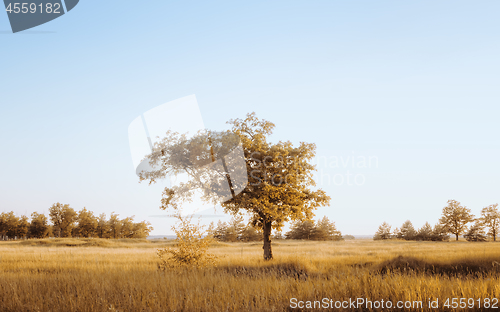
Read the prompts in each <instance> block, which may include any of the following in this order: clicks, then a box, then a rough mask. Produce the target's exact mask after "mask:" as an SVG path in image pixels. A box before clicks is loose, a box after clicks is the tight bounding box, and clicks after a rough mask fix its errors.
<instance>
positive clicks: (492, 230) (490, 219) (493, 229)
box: [480, 204, 500, 242]
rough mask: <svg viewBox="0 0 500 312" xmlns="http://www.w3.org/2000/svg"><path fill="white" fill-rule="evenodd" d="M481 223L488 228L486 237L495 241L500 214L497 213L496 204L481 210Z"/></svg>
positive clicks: (498, 228)
mask: <svg viewBox="0 0 500 312" xmlns="http://www.w3.org/2000/svg"><path fill="white" fill-rule="evenodd" d="M480 220H481V222H482V223H483V224H484V226H486V227H487V228H488V235H491V236H492V237H493V241H494V242H495V241H496V237H497V235H498V231H499V230H500V212H499V211H498V204H494V205H490V206H488V207H485V208H483V210H481V218H480Z"/></svg>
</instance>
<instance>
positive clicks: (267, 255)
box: [262, 221, 273, 260]
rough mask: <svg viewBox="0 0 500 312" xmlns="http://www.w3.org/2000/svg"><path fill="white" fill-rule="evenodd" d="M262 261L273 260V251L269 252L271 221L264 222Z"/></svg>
mask: <svg viewBox="0 0 500 312" xmlns="http://www.w3.org/2000/svg"><path fill="white" fill-rule="evenodd" d="M262 249H264V260H271V259H272V258H273V251H272V250H271V221H264V247H262Z"/></svg>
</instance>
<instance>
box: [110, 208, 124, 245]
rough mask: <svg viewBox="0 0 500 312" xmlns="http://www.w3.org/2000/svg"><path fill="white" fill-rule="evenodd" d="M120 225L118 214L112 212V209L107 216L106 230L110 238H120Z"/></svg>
mask: <svg viewBox="0 0 500 312" xmlns="http://www.w3.org/2000/svg"><path fill="white" fill-rule="evenodd" d="M121 226H122V223H121V221H120V219H119V218H118V214H116V213H114V211H113V212H112V213H111V215H110V216H109V220H108V226H107V227H108V230H109V236H110V237H111V238H120V235H121Z"/></svg>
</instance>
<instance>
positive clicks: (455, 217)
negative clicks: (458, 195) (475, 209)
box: [439, 200, 474, 241]
mask: <svg viewBox="0 0 500 312" xmlns="http://www.w3.org/2000/svg"><path fill="white" fill-rule="evenodd" d="M472 221H474V215H473V214H472V213H471V211H470V209H469V208H467V207H465V206H461V205H460V203H459V202H458V201H456V200H449V201H448V205H447V206H446V207H444V208H443V215H442V217H441V219H439V222H440V223H441V224H442V225H443V226H444V227H445V228H446V229H447V231H448V232H449V233H451V234H454V235H455V237H456V240H457V241H458V236H459V235H461V234H463V233H465V231H466V230H467V224H468V223H470V222H472Z"/></svg>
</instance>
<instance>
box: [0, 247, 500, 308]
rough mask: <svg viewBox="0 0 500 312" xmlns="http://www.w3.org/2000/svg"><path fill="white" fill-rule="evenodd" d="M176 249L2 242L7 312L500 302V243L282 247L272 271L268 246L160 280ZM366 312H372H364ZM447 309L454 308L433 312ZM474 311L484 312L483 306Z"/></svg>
mask: <svg viewBox="0 0 500 312" xmlns="http://www.w3.org/2000/svg"><path fill="white" fill-rule="evenodd" d="M172 244H173V242H172V241H164V240H157V241H146V240H118V241H114V240H100V239H92V240H76V239H59V240H54V239H50V240H30V241H17V242H1V243H0V311H288V310H292V309H291V308H290V299H291V298H297V299H298V300H304V301H305V300H310V301H313V300H322V299H323V298H330V299H333V300H349V298H351V299H353V300H355V299H356V298H368V299H370V300H372V301H374V300H381V299H383V300H384V301H387V300H392V301H394V302H396V301H399V300H403V301H405V300H410V301H414V300H422V301H423V302H424V309H423V310H424V311H430V310H431V309H428V308H427V301H428V298H431V300H435V299H436V298H439V300H440V304H441V305H442V302H443V301H444V300H445V299H446V298H453V297H455V298H474V299H478V298H499V297H500V273H498V271H497V267H495V266H494V261H497V262H500V244H499V243H491V242H489V243H468V242H406V241H371V240H354V241H343V242H309V241H278V242H275V243H274V244H273V253H274V255H275V259H274V260H273V261H269V262H265V261H263V260H262V247H261V246H262V245H261V243H219V244H216V245H214V246H212V247H211V248H210V252H211V253H214V254H216V255H218V256H219V257H220V260H219V263H218V265H217V267H212V268H208V269H200V270H194V269H193V270H172V271H166V272H162V271H159V270H158V268H157V263H158V259H157V257H156V255H155V252H156V249H157V248H160V247H164V246H167V245H172ZM399 256H402V257H403V258H397V257H399ZM395 259H396V260H395ZM397 259H399V262H398V260H397ZM401 259H402V260H401ZM408 259H410V260H408ZM412 261H414V262H412ZM410 262H411V263H410ZM401 263H403V266H401ZM405 263H410V264H409V265H404V264H405ZM422 263H424V264H425V265H427V266H428V265H434V266H441V267H442V268H449V267H454V266H455V267H456V266H457V265H462V266H465V267H468V266H474V265H480V266H481V267H482V268H485V269H486V271H485V272H483V273H481V274H466V271H460V270H461V269H457V270H458V271H457V270H455V271H453V270H452V271H450V272H451V273H450V272H448V271H441V272H440V273H439V274H434V273H433V272H430V271H428V270H427V271H426V270H418V268H419V267H420V266H422ZM384 268H386V269H388V270H385V271H384V270H381V269H384ZM401 268H403V269H401ZM391 269H392V270H391ZM412 269H416V270H412ZM407 270H410V271H407ZM381 271H384V272H383V273H380V272H381ZM443 272H444V274H443ZM457 272H458V273H460V274H456V273H457ZM463 272H465V273H464V274H461V273H463ZM312 310H314V309H310V311H312ZM338 310H339V311H351V310H352V309H344V310H342V309H338ZM365 310H366V311H371V310H370V309H360V311H365ZM392 310H393V311H398V309H392ZM438 310H449V309H432V311H438ZM467 310H468V311H473V310H476V311H481V309H478V308H477V306H476V308H475V309H467ZM373 311H382V309H373ZM405 311H409V310H405ZM419 311H420V310H419Z"/></svg>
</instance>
